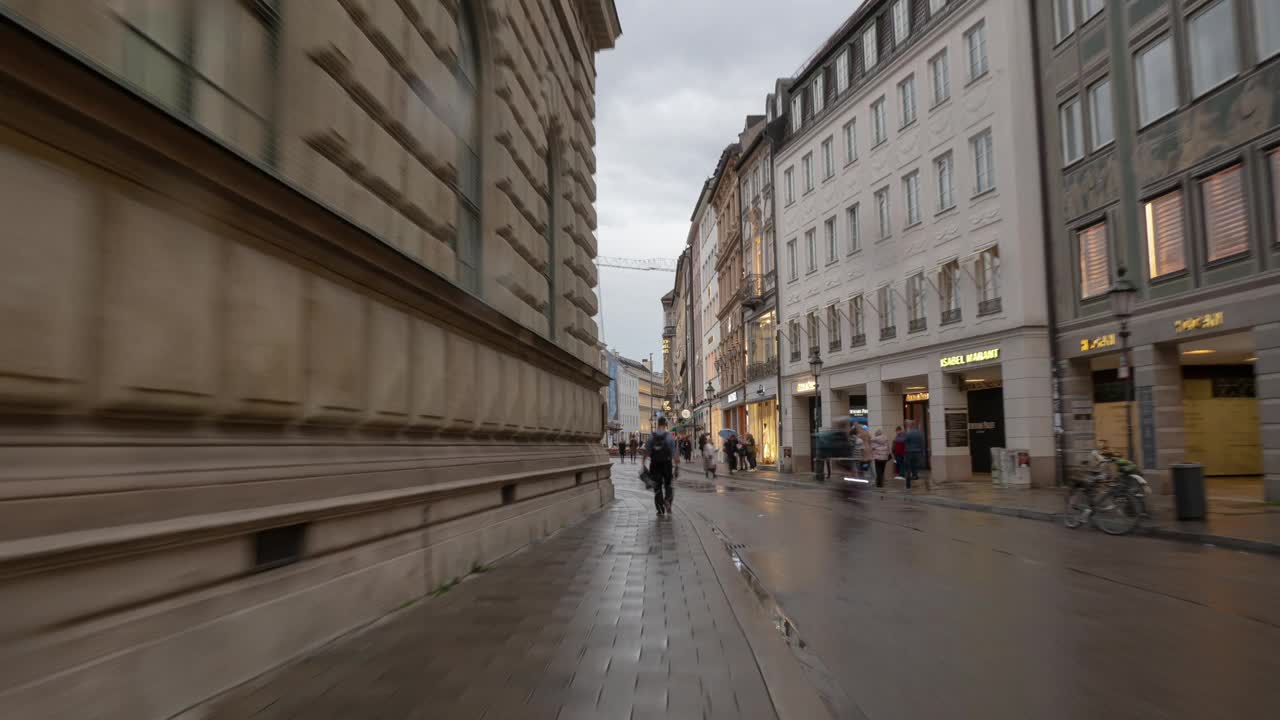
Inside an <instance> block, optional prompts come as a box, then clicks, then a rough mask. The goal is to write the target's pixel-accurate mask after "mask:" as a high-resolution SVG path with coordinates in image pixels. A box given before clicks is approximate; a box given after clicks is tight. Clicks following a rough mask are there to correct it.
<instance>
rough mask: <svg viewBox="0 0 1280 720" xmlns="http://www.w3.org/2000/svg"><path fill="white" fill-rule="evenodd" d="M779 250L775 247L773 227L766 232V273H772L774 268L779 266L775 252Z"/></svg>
mask: <svg viewBox="0 0 1280 720" xmlns="http://www.w3.org/2000/svg"><path fill="white" fill-rule="evenodd" d="M775 252H777V251H776V250H775V248H774V247H773V229H772V228H770V229H768V230H766V231H765V232H764V274H765V275H772V274H773V271H774V268H775V267H776V266H777V260H776V259H775V258H774V253H775Z"/></svg>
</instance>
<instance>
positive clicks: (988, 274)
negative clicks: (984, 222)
mask: <svg viewBox="0 0 1280 720" xmlns="http://www.w3.org/2000/svg"><path fill="white" fill-rule="evenodd" d="M998 312H1000V248H999V247H998V246H994V245H993V246H992V247H989V248H987V249H986V250H983V251H982V252H981V253H979V254H978V315H990V314H992V313H998Z"/></svg>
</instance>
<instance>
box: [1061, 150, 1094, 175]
mask: <svg viewBox="0 0 1280 720" xmlns="http://www.w3.org/2000/svg"><path fill="white" fill-rule="evenodd" d="M1087 157H1089V154H1088V153H1081V154H1080V155H1079V156H1078V157H1075V158H1072V159H1070V160H1068V159H1066V158H1063V160H1062V170H1063V172H1066V171H1067V170H1070V169H1072V168H1074V167H1075V166H1076V165H1079V164H1080V163H1081V162H1082V161H1083V160H1084V159H1085V158H1087Z"/></svg>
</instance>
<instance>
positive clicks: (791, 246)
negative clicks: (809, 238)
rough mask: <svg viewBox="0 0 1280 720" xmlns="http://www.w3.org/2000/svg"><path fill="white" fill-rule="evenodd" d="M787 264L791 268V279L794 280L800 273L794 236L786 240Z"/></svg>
mask: <svg viewBox="0 0 1280 720" xmlns="http://www.w3.org/2000/svg"><path fill="white" fill-rule="evenodd" d="M787 265H788V266H790V268H791V279H792V280H795V279H796V278H797V277H799V275H800V272H799V271H800V265H799V264H798V263H797V261H796V240H795V238H792V239H790V240H788V241H787Z"/></svg>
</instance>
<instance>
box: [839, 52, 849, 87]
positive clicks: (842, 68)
mask: <svg viewBox="0 0 1280 720" xmlns="http://www.w3.org/2000/svg"><path fill="white" fill-rule="evenodd" d="M848 87H849V49H848V48H845V49H844V50H841V51H840V54H839V55H837V56H836V92H837V93H842V92H844V91H845V89H846V88H848Z"/></svg>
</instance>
